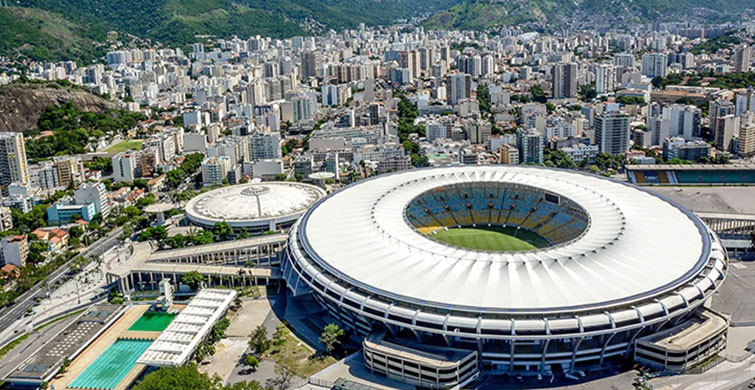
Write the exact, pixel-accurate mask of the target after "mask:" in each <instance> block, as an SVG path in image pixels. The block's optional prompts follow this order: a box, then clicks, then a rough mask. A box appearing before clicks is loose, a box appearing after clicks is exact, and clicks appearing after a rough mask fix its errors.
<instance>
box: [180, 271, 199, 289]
mask: <svg viewBox="0 0 755 390" xmlns="http://www.w3.org/2000/svg"><path fill="white" fill-rule="evenodd" d="M203 282H204V276H203V275H202V274H200V273H199V272H198V271H189V272H187V273H185V274H184V275H183V276H182V277H181V283H183V284H185V285H187V286H189V288H190V289H192V290H195V291H196V290H197V289H198V288H199V286H200V285H202V283H203Z"/></svg>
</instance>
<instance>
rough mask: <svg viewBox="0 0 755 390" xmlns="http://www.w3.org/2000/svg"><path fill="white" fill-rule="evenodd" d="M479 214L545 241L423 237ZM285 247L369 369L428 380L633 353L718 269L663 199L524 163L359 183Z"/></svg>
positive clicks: (707, 293) (708, 290) (297, 280)
mask: <svg viewBox="0 0 755 390" xmlns="http://www.w3.org/2000/svg"><path fill="white" fill-rule="evenodd" d="M488 225H489V226H507V227H512V228H516V229H525V230H528V231H530V232H533V233H536V234H538V235H539V236H541V237H543V238H545V239H546V240H547V241H548V244H549V245H546V246H544V247H541V248H539V249H536V250H530V251H523V252H493V251H482V250H472V249H465V248H461V247H456V246H451V245H448V244H445V243H443V242H440V241H438V240H436V239H434V238H433V237H432V236H433V233H432V232H433V231H437V230H438V229H447V228H454V227H460V226H488ZM286 250H287V254H286V255H287V256H286V260H285V261H284V262H283V266H282V267H283V269H282V272H283V277H284V279H285V280H286V284H287V286H288V288H289V289H290V290H292V291H293V293H294V294H297V295H298V294H310V293H311V294H312V296H313V297H314V298H315V299H316V300H317V301H318V302H319V303H320V304H321V305H322V306H323V307H324V308H325V309H326V310H327V311H328V313H329V314H330V315H331V316H333V317H334V318H335V319H337V320H338V321H339V322H340V323H341V324H342V325H343V326H344V327H347V328H349V329H350V330H351V331H352V332H354V333H356V334H358V335H360V336H362V337H364V341H363V346H364V347H365V348H364V349H365V352H364V354H365V364H366V365H367V366H368V367H369V368H370V369H372V370H373V371H378V372H382V373H385V374H388V375H389V376H392V377H395V378H397V379H402V380H405V381H407V382H411V383H416V384H420V385H423V386H429V387H448V386H452V385H458V384H459V383H460V382H462V381H463V380H465V379H467V378H469V376H470V375H468V373H469V372H473V371H475V370H476V369H478V368H479V369H480V370H481V371H484V372H492V373H530V374H532V373H541V374H542V373H559V372H563V373H564V374H565V375H567V376H568V375H569V374H570V373H574V372H579V370H580V367H593V366H605V365H611V364H615V363H616V362H617V361H627V360H630V361H631V360H632V358H633V357H634V358H635V360H637V351H636V350H635V345H636V344H637V341H638V340H640V339H641V338H644V339H646V338H648V337H650V338H652V337H656V339H657V338H662V337H665V335H666V333H664V332H669V331H670V332H672V333H673V332H676V331H681V332H684V329H686V328H685V327H684V326H682V325H681V324H683V323H687V322H689V321H692V319H693V318H695V321H697V322H700V321H701V320H700V318H705V317H701V316H700V312H701V311H703V310H704V309H703V307H702V305H703V303H704V302H705V301H706V300H708V299H709V298H710V297H711V295H712V294H713V293H714V292H715V291H716V290H717V288H718V287H719V286H720V285H721V283H722V282H723V281H724V279H725V277H726V271H727V267H728V260H727V256H726V253H725V251H724V249H723V247H722V245H721V243H720V242H719V240H718V238H717V236H716V235H715V233H713V232H712V231H711V230H710V229H708V227H706V226H705V224H704V223H703V222H701V221H700V219H698V218H697V217H696V216H695V215H694V214H692V213H691V212H690V211H688V210H686V209H685V208H683V207H681V206H680V205H678V204H675V203H674V202H673V201H670V200H669V199H665V198H662V197H661V196H659V195H656V194H654V193H651V192H649V191H647V190H644V189H642V188H639V187H636V186H633V185H631V184H626V183H622V182H617V181H614V180H610V179H606V178H602V177H599V176H596V175H589V174H582V173H578V172H574V171H563V170H557V169H548V168H539V167H523V166H479V165H475V166H472V165H470V166H458V167H445V168H428V169H419V170H411V171H403V172H398V173H392V174H387V175H383V176H378V177H376V178H372V179H369V180H365V181H361V182H358V183H356V184H354V185H351V186H348V187H345V188H343V189H341V190H340V191H337V192H334V193H332V194H330V195H329V196H327V197H325V198H323V199H321V200H319V201H318V202H317V203H316V204H315V205H314V206H312V207H311V208H310V209H309V210H308V211H307V212H306V213H305V214H304V215H303V216H302V217H301V218H300V219H299V221H298V222H297V223H296V225H294V227H293V228H292V231H291V234H290V238H289V245H288V247H287V249H286ZM695 321H693V322H695ZM679 327H682V329H679ZM726 327H728V320H726V321H725V326H724V327H723V329H724V330H723V331H721V329H722V327H720V326H719V327H712V328H715V331H714V332H712V333H713V334H712V335H710V337H708V336H706V337H702V338H701V340H697V339H695V340H693V341H689V343H691V344H690V346H689V348H692V349H695V350H696V351H697V350H699V351H698V352H699V353H698V354H699V356H697V355H696V357H692V356H691V355H690V352H689V351H685V352H684V356H683V357H682V358H680V359H682V360H683V361H684V363H689V362H690V360H689V359H696V358H701V357H702V356H703V355H705V356H709V354H707V352H706V353H705V354H704V353H703V351H702V349H703V348H707V347H710V348H711V349H712V350H715V352H717V351H718V350H720V348H721V343H723V345H725V329H726ZM712 328H708V329H712ZM698 335H699V333H698ZM691 339H692V338H687V339H685V340H691ZM386 340H389V341H390V342H388V341H386ZM698 341H699V342H698ZM706 343H707V344H706ZM390 350H392V351H393V353H391V352H390ZM396 351H399V352H396ZM421 351H424V352H421ZM428 351H430V352H428ZM466 352H469V353H471V354H472V355H473V359H468V358H469V356H471V355H467V354H466ZM413 353H414V354H415V355H412V354H413ZM673 353H674V352H672V355H673ZM651 354H652V352H651ZM660 354H661V355H663V353H660ZM406 356H415V357H416V359H409V358H406ZM402 359H403V360H402ZM407 359H408V360H407ZM454 359H455V360H456V362H457V363H458V364H457V365H456V366H454V365H453V364H451V363H453V361H454ZM661 359H663V356H662V357H661ZM665 359H667V360H668V359H671V358H669V355H668V354H666V356H665ZM672 360H673V359H672ZM399 361H400V362H399ZM409 361H411V362H409ZM467 362H472V363H469V364H467ZM410 363H411V364H410ZM672 363H673V362H672ZM417 364H419V366H420V367H422V369H421V370H418V371H417V372H416V373H415V374H414V376H412V373H411V372H410V371H411V369H414V367H415V366H416V365H417ZM424 364H427V365H429V368H428V367H426V366H425V365H424ZM665 364H667V368H668V367H669V366H668V364H670V363H668V362H667V363H665ZM399 365H400V366H401V367H400V368H399V367H398V366H399ZM469 367H473V368H471V369H470V368H469ZM425 369H427V370H430V371H428V372H432V373H433V374H430V373H428V372H425V371H424V370H425ZM454 370H455V371H454ZM419 372H421V374H420V373H419ZM436 374H437V375H436ZM444 374H447V375H445V376H444Z"/></svg>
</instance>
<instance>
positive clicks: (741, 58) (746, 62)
mask: <svg viewBox="0 0 755 390" xmlns="http://www.w3.org/2000/svg"><path fill="white" fill-rule="evenodd" d="M751 57H752V48H750V47H749V46H747V45H743V46H739V47H737V48H736V49H734V57H733V59H732V60H733V62H734V71H735V72H749V71H750V62H751V61H752V58H751Z"/></svg>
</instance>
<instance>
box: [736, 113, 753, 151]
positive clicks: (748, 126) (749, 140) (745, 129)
mask: <svg viewBox="0 0 755 390" xmlns="http://www.w3.org/2000/svg"><path fill="white" fill-rule="evenodd" d="M739 120H740V125H739V142H738V143H737V147H738V148H737V152H738V153H739V155H740V156H742V157H752V156H755V112H753V111H748V112H745V114H744V115H742V116H741V117H740V119H739Z"/></svg>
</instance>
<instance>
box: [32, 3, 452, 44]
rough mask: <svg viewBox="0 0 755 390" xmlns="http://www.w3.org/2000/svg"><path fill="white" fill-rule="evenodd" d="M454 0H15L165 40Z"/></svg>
mask: <svg viewBox="0 0 755 390" xmlns="http://www.w3.org/2000/svg"><path fill="white" fill-rule="evenodd" d="M456 1H457V0H419V1H417V0H19V2H18V4H19V5H21V6H24V7H33V8H39V9H43V10H46V11H50V12H55V13H60V14H62V15H64V16H65V17H67V18H69V19H70V20H71V21H72V22H76V23H79V24H86V25H93V26H97V27H98V28H105V29H108V30H116V31H119V32H125V33H130V34H134V35H137V36H139V37H142V38H152V39H156V40H159V41H161V42H163V43H165V44H169V45H171V44H184V43H190V42H194V41H195V40H196V38H195V36H196V35H214V36H217V37H229V36H231V35H238V36H240V37H248V36H249V35H252V34H261V35H265V36H272V37H289V36H293V35H298V34H305V33H308V32H309V33H318V32H321V31H323V30H325V29H329V28H333V29H341V28H345V27H354V26H356V25H358V24H359V23H366V24H368V25H378V24H390V23H392V22H393V21H395V20H396V19H398V18H406V17H412V16H418V15H420V14H427V13H431V12H434V11H438V10H441V9H445V8H447V7H449V6H451V5H452V4H454V3H455V2H456Z"/></svg>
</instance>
